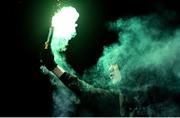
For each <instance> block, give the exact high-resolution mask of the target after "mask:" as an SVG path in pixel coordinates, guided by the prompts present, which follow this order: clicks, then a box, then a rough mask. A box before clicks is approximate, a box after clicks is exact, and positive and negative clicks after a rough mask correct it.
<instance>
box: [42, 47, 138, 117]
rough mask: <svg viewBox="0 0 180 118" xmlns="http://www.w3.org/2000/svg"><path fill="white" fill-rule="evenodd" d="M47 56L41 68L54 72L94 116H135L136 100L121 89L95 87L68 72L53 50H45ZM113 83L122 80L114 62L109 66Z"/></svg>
mask: <svg viewBox="0 0 180 118" xmlns="http://www.w3.org/2000/svg"><path fill="white" fill-rule="evenodd" d="M45 53H46V54H45V55H46V56H45V57H44V58H47V57H48V56H47V55H50V56H51V57H48V59H44V60H43V63H42V65H45V67H47V69H44V66H43V67H42V66H41V70H43V71H44V70H46V71H45V72H44V73H46V74H47V73H48V70H50V71H51V72H53V74H54V75H55V76H57V77H58V78H59V80H60V81H61V82H62V83H64V85H65V86H66V87H68V88H69V89H70V90H71V91H73V92H74V93H75V94H76V95H77V96H78V97H79V99H80V101H81V106H82V108H87V109H89V111H91V112H92V113H93V115H92V116H109V117H111V116H133V110H134V107H135V106H134V105H135V104H134V100H133V99H132V98H130V97H127V96H125V95H123V94H122V92H121V91H111V90H105V89H102V88H95V87H93V86H92V85H90V84H88V83H87V82H85V81H83V80H81V79H79V78H78V77H76V76H73V75H71V74H69V73H68V72H66V71H65V70H64V69H63V68H62V67H61V66H60V65H57V64H56V63H55V62H54V60H53V55H52V53H51V51H49V50H45ZM109 72H110V74H109V75H110V79H111V80H112V84H115V83H117V82H118V81H120V80H121V74H120V70H119V67H118V65H117V64H112V65H111V66H110V68H109Z"/></svg>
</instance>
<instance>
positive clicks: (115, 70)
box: [109, 64, 121, 84]
mask: <svg viewBox="0 0 180 118" xmlns="http://www.w3.org/2000/svg"><path fill="white" fill-rule="evenodd" d="M109 77H110V79H111V82H112V84H116V83H119V82H120V81H121V73H120V70H119V66H118V65H117V64H111V65H110V67H109Z"/></svg>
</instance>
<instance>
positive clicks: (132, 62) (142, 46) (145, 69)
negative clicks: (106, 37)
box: [51, 12, 180, 116]
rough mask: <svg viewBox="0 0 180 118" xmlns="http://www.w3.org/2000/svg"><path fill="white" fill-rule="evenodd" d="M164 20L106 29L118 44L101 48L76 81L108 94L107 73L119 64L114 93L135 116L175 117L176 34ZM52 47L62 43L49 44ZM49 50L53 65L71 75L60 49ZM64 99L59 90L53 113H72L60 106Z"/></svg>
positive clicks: (179, 78) (135, 20)
mask: <svg viewBox="0 0 180 118" xmlns="http://www.w3.org/2000/svg"><path fill="white" fill-rule="evenodd" d="M165 16H167V15H165ZM168 16H169V17H170V18H166V17H164V16H163V17H160V16H159V15H157V14H153V15H149V16H141V17H132V18H128V19H118V20H117V21H116V22H111V23H109V29H110V30H115V31H116V32H117V33H118V35H119V39H118V41H117V42H114V43H113V44H111V45H110V46H106V47H104V51H103V55H102V56H101V57H100V58H99V59H98V61H97V64H96V65H94V66H93V67H92V68H91V69H88V70H85V71H84V74H83V75H82V77H80V78H81V79H82V80H84V81H86V82H88V83H89V84H91V85H93V86H95V87H100V88H105V89H112V88H114V85H112V84H111V83H110V79H109V72H108V69H109V67H110V65H111V64H118V66H119V67H120V71H121V77H122V80H121V82H120V83H117V86H116V88H117V87H118V89H121V90H122V92H123V94H126V95H127V96H131V97H133V98H134V99H135V100H136V104H137V105H136V106H137V115H139V116H141V115H142V116H143V115H148V116H180V105H179V102H178V100H177V98H179V97H180V87H179V85H180V56H179V55H180V43H179V42H180V29H178V28H175V27H170V25H168V23H170V22H171V20H172V19H173V18H175V16H174V13H172V15H171V12H170V13H169V14H168ZM59 41H62V40H59ZM67 44H68V41H67ZM51 45H52V46H51V47H55V46H54V45H61V43H56V41H55V40H52V44H51ZM52 50H53V53H54V55H55V61H56V62H57V64H59V65H61V66H62V67H63V68H65V70H66V71H67V72H69V73H71V74H75V73H76V72H75V71H74V70H73V69H72V68H71V67H70V65H69V64H67V63H66V58H65V56H64V55H62V54H59V49H58V48H54V49H53V48H52ZM59 93H61V94H63V95H62V97H59V95H58V94H59ZM64 94H65V92H64V91H63V90H61V92H59V91H58V92H57V93H55V94H54V96H56V97H54V100H55V101H56V105H57V104H61V107H60V108H59V109H58V110H60V109H61V110H62V111H63V109H64V108H70V107H71V105H69V106H68V105H67V106H68V107H67V106H66V105H64V104H63V103H66V102H65V101H66V100H67V99H64V98H63V97H64ZM59 98H61V100H60V99H59ZM55 107H56V106H55ZM59 112H60V111H59ZM59 116H62V115H59Z"/></svg>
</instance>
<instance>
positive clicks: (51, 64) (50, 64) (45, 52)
mask: <svg viewBox="0 0 180 118" xmlns="http://www.w3.org/2000/svg"><path fill="white" fill-rule="evenodd" d="M40 56H41V60H40V63H41V65H44V66H46V67H47V68H48V69H49V70H53V69H54V68H55V67H56V66H57V64H56V63H55V61H54V55H53V54H52V51H51V49H50V47H49V48H48V49H42V51H41V55H40Z"/></svg>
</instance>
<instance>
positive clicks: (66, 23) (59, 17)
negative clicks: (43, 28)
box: [52, 7, 79, 39]
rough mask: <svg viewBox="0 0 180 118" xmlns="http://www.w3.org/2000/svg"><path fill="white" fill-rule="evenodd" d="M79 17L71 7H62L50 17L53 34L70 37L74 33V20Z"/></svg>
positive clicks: (75, 25)
mask: <svg viewBox="0 0 180 118" xmlns="http://www.w3.org/2000/svg"><path fill="white" fill-rule="evenodd" d="M78 17H79V14H78V12H77V11H76V9H75V8H73V7H63V8H62V9H61V10H59V11H58V12H57V13H56V14H55V15H54V16H53V18H52V26H53V27H54V29H55V30H54V36H55V37H57V38H58V37H62V38H65V39H70V38H71V37H72V36H74V35H75V32H76V30H75V27H77V24H76V21H77V19H78Z"/></svg>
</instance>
